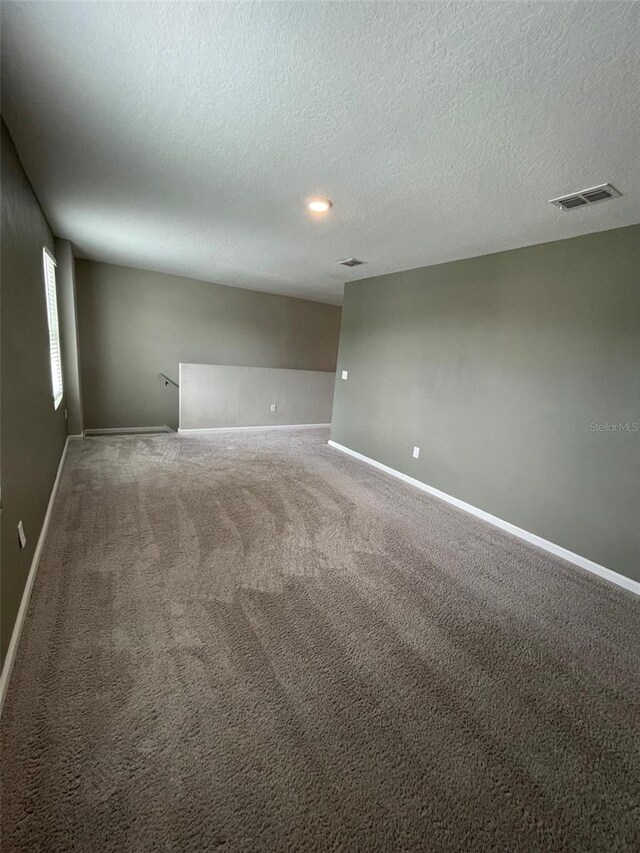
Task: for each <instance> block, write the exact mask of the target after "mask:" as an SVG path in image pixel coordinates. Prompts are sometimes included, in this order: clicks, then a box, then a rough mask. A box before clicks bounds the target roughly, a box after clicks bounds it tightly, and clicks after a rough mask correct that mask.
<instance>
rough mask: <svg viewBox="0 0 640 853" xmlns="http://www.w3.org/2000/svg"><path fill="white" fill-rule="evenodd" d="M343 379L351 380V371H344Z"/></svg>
mask: <svg viewBox="0 0 640 853" xmlns="http://www.w3.org/2000/svg"><path fill="white" fill-rule="evenodd" d="M342 378H343V379H348V378H349V371H348V370H343V371H342Z"/></svg>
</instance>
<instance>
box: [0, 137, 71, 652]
mask: <svg viewBox="0 0 640 853" xmlns="http://www.w3.org/2000/svg"><path fill="white" fill-rule="evenodd" d="M1 159H2V377H1V379H2V391H1V397H2V399H1V404H2V406H1V408H2V415H1V432H0V438H1V447H0V473H1V477H2V535H1V539H0V545H1V549H2V555H1V565H2V569H1V572H2V576H1V579H0V582H1V584H2V660H3V662H4V658H5V654H6V651H7V647H8V645H9V640H10V638H11V632H12V630H13V626H14V623H15V618H16V615H17V612H18V608H19V607H20V601H21V599H22V593H23V591H24V586H25V582H26V580H27V576H28V573H29V569H30V566H31V561H32V559H33V553H34V549H35V546H36V543H37V541H38V536H39V534H40V530H41V528H42V522H43V520H44V515H45V512H46V508H47V503H48V501H49V496H50V494H51V489H52V486H53V482H54V480H55V476H56V471H57V468H58V463H59V460H60V455H61V453H62V449H63V446H64V442H65V435H66V429H65V420H64V409H65V401H64V400H63V402H62V404H61V405H60V407H59V408H58V410H57V411H54V408H53V397H52V392H51V373H50V367H49V330H48V326H47V309H46V303H45V293H44V281H43V268H42V247H43V246H47V248H48V249H50V250H51V251H52V252H53V250H54V243H53V237H52V234H51V231H50V229H49V226H48V225H47V222H46V220H45V218H44V216H43V214H42V211H41V210H40V206H39V204H38V201H37V199H36V197H35V195H34V193H33V190H32V189H31V185H30V183H29V181H28V179H27V177H26V175H25V173H24V170H23V169H22V166H21V164H20V161H19V159H18V155H17V153H16V150H15V148H14V145H13V142H12V140H11V137H10V136H9V133H8V131H7V129H6V127H5V125H4V123H3V124H2V149H1ZM19 521H22V522H23V525H24V529H25V533H26V536H27V547H26V548H25V549H24V550H20V548H19V547H18V536H17V525H18V522H19Z"/></svg>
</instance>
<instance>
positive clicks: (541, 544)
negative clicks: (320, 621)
mask: <svg viewBox="0 0 640 853" xmlns="http://www.w3.org/2000/svg"><path fill="white" fill-rule="evenodd" d="M328 444H329V445H331V447H334V448H335V449H336V450H340V451H342V453H347V454H348V455H349V456H353V457H354V458H355V459H359V460H360V461H361V462H366V463H367V465H372V466H373V467H374V468H377V469H378V470H379V471H384V472H385V473H386V474H391V476H392V477H397V478H398V479H399V480H402V481H403V482H405V483H409V484H410V485H411V486H415V487H416V488H417V489H421V490H422V491H423V492H427V493H428V494H430V495H433V496H434V497H436V498H440V500H443V501H446V502H447V503H449V504H452V505H453V506H455V507H458V509H461V510H464V512H468V513H470V514H471V515H475V516H476V517H477V518H481V519H482V520H483V521H486V522H488V523H489V524H493V525H494V526H495V527H499V528H500V529H501V530H506V531H507V533H511V534H512V535H513V536H517V537H518V538H519V539H524V541H525V542H529V543H530V544H531V545H535V546H536V547H538V548H542V549H543V550H544V551H548V552H549V553H550V554H554V555H555V556H556V557H561V558H562V559H563V560H566V561H567V562H568V563H573V564H574V565H575V566H580V568H581V569H585V570H586V571H588V572H592V573H593V574H594V575H599V576H600V577H601V578H604V579H605V580H608V581H610V582H611V583H615V584H617V585H618V586H621V587H623V588H624V589H627V590H629V592H633V593H634V594H635V595H640V583H638V581H634V580H631V578H628V577H625V576H624V575H621V574H619V573H618V572H614V571H613V570H612V569H607V568H605V566H601V565H599V564H598V563H594V562H593V560H588V559H587V558H586V557H581V556H580V554H574V552H573V551H569V550H568V549H567V548H563V547H562V546H561V545H556V544H555V543H554V542H549V540H548V539H543V538H542V537H541V536H537V535H536V534H535V533H529V531H528V530H523V529H522V528H521V527H516V525H515V524H511V522H510V521H504V519H502V518H498V517H497V516H495V515H491V513H489V512H485V511H484V510H483V509H478V507H475V506H472V505H471V504H468V503H465V501H461V500H459V498H454V497H452V496H451V495H448V494H447V493H446V492H441V491H440V489H436V488H434V487H433V486H428V485H427V484H426V483H423V482H422V481H421V480H416V479H414V478H413V477H409V475H408V474H403V473H402V472H401V471H396V470H395V468H389V466H388V465H383V463H382V462H377V461H376V460H375V459H371V458H370V457H368V456H365V455H364V454H362V453H358V452H357V451H356V450H351V448H350V447H345V446H344V445H343V444H338V442H337V441H331V440H329V442H328Z"/></svg>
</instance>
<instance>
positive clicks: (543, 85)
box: [2, 2, 640, 302]
mask: <svg viewBox="0 0 640 853" xmlns="http://www.w3.org/2000/svg"><path fill="white" fill-rule="evenodd" d="M2 18H3V21H2V24H3V26H2V39H3V45H2V48H3V49H2V53H3V79H2V90H3V105H2V109H3V115H4V118H5V120H6V122H7V124H8V126H9V130H10V132H11V134H12V135H13V137H14V140H15V142H16V145H17V148H18V151H19V153H20V156H21V158H22V160H23V163H24V165H25V168H26V170H27V172H28V174H29V176H30V178H31V181H32V183H33V185H34V188H35V190H36V192H37V194H38V196H39V198H40V200H41V202H42V205H43V207H44V210H45V213H46V214H47V216H48V218H49V220H50V222H51V225H52V227H53V228H54V231H55V232H56V233H57V234H58V235H59V236H61V237H65V238H68V239H70V240H72V241H73V243H74V244H75V246H76V249H77V251H78V253H79V254H80V255H82V256H85V257H89V258H92V259H95V260H99V261H106V262H110V263H116V264H124V265H129V266H136V267H142V268H147V269H155V270H161V271H164V272H170V273H174V274H178V275H185V276H191V277H194V278H199V279H204V280H207V281H216V282H219V283H221V284H228V285H233V286H237V287H247V288H252V289H256V290H264V291H271V292H275V293H284V294H290V295H294V296H300V297H304V298H308V299H317V300H321V301H325V302H340V301H341V298H342V290H343V284H344V282H345V281H347V280H352V279H356V278H366V277H370V276H375V275H380V274H384V273H389V272H393V271H396V270H400V269H409V268H412V267H419V266H425V265H428V264H435V263H441V262H444V261H449V260H454V259H457V258H463V257H470V256H474V255H480V254H485V253H488V252H495V251H501V250H504V249H511V248H515V247H517V246H522V245H529V244H534V243H541V242H545V241H549V240H557V239H561V238H564V237H571V236H575V235H577V234H584V233H588V232H592V231H600V230H604V229H607V228H614V227H618V226H623V225H628V224H631V223H634V222H638V221H640V98H638V91H639V88H640V3H633V2H629V3H617V2H610V3H600V2H580V3H565V2H557V3H444V2H443V3H410V2H405V3H377V2H368V3H361V2H355V3H351V2H344V3H319V2H299V3H287V2H283V3H271V2H265V3H223V2H221V3H180V2H175V3H115V2H108V3H103V2H98V3H86V2H66V3H41V2H32V3H11V2H7V3H2ZM605 181H610V182H611V183H612V184H613V185H614V186H616V187H617V188H618V189H620V190H621V191H622V192H623V194H624V195H623V197H622V198H620V199H617V200H616V201H615V202H608V203H607V204H601V205H593V206H591V205H589V206H588V207H587V208H585V209H584V210H580V211H577V212H575V213H574V214H572V215H569V214H567V213H565V212H563V211H560V210H558V209H556V208H554V207H553V206H552V205H549V204H548V203H547V202H548V199H551V198H554V197H557V196H559V195H563V194H565V193H570V192H573V191H574V190H576V189H580V188H581V187H588V186H593V185H595V184H599V183H604V182H605ZM310 195H319V196H323V197H327V198H330V199H332V201H333V203H334V207H333V208H332V210H331V211H330V212H329V214H328V215H326V216H325V217H324V218H322V219H317V218H313V217H311V216H309V215H308V214H307V212H306V211H305V207H304V201H305V199H306V198H308V197H309V196H310ZM352 256H355V257H357V258H361V259H363V260H365V261H366V262H367V263H366V264H364V265H362V266H359V267H355V268H352V269H349V268H347V267H344V266H339V265H338V263H337V262H338V261H339V260H341V259H344V258H349V257H352Z"/></svg>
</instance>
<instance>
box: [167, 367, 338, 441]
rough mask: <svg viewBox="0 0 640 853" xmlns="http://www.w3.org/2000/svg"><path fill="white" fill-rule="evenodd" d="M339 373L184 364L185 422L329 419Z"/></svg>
mask: <svg viewBox="0 0 640 853" xmlns="http://www.w3.org/2000/svg"><path fill="white" fill-rule="evenodd" d="M335 376H336V375H335V373H330V372H324V371H318V370H285V369H283V368H281V367H276V368H274V367H235V366H230V365H220V364H181V365H180V428H181V429H211V428H220V427H243V426H283V425H285V424H328V423H330V422H331V406H332V404H333V385H334V382H335ZM272 405H274V406H275V407H276V410H275V412H272V411H271V406H272Z"/></svg>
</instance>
